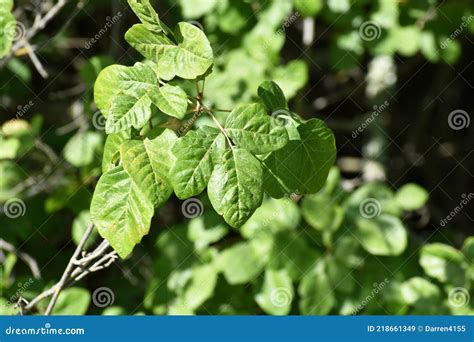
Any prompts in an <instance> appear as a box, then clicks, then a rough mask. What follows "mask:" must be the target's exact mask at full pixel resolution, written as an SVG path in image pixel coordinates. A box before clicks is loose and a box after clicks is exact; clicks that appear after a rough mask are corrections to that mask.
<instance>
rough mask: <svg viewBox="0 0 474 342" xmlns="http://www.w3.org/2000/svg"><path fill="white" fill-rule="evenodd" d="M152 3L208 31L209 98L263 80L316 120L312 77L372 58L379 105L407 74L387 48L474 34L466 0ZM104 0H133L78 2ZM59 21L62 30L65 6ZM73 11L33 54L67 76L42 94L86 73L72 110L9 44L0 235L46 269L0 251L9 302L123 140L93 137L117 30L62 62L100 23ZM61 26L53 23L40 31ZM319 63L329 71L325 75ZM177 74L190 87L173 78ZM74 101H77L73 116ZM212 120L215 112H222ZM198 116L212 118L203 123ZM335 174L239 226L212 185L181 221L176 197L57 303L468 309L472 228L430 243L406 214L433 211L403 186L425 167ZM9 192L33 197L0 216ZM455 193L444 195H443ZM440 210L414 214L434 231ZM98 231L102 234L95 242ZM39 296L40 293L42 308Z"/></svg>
mask: <svg viewBox="0 0 474 342" xmlns="http://www.w3.org/2000/svg"><path fill="white" fill-rule="evenodd" d="M11 3H12V2H11V1H2V0H0V56H7V55H8V53H9V50H10V48H11V46H12V43H14V35H13V36H12V34H11V32H12V24H11V23H15V22H16V21H15V19H14V17H13V16H12V14H11V13H12V11H11V10H12V6H11ZM18 3H19V4H20V5H18V4H17V2H15V6H18V7H20V6H21V5H24V3H25V2H23V1H19V2H18ZM153 3H154V4H155V5H157V9H159V12H160V13H164V14H163V17H164V18H163V20H164V21H165V22H166V23H168V24H170V26H174V25H171V24H172V23H176V22H178V21H180V20H185V21H188V22H189V23H191V24H193V25H195V26H197V27H199V28H201V29H202V30H203V31H204V32H205V34H206V36H207V37H208V39H209V41H210V43H211V46H212V48H213V50H214V57H215V61H214V65H213V72H212V74H210V76H209V77H208V78H207V79H206V83H205V96H206V97H205V101H206V103H207V104H208V105H209V106H212V107H215V108H221V109H233V108H234V107H236V106H237V105H239V104H242V103H248V102H252V101H255V100H257V99H258V96H257V95H258V94H257V89H258V86H259V85H260V84H262V83H263V82H264V81H266V80H269V79H270V80H274V81H275V82H276V83H277V84H278V85H279V87H280V88H281V89H282V91H283V93H284V95H285V97H286V99H287V100H288V104H289V108H292V109H293V108H294V110H295V111H298V112H300V113H301V114H302V115H303V116H305V117H306V118H311V117H314V116H315V114H314V113H315V111H314V110H313V108H311V107H309V106H308V105H307V104H304V101H303V98H304V97H305V96H308V92H306V91H305V90H308V89H309V88H312V87H313V85H314V84H317V83H319V79H314V73H313V71H314V70H316V71H317V72H324V73H326V74H328V75H330V76H331V77H332V78H331V79H330V80H329V81H328V82H333V81H332V80H333V79H336V80H339V79H346V78H348V77H349V76H348V75H351V73H352V72H353V70H355V69H364V72H365V73H366V74H365V75H366V80H367V84H366V92H365V96H366V97H367V102H368V103H370V104H372V103H374V102H375V103H380V102H377V101H376V100H377V99H380V98H382V99H385V98H390V95H387V94H386V91H387V89H390V87H392V86H393V85H394V84H395V83H396V82H397V78H400V77H401V71H400V70H399V69H397V61H399V60H400V59H403V60H404V61H408V62H413V61H418V60H421V63H423V65H424V63H437V64H439V65H445V64H448V65H449V67H450V68H451V67H452V66H455V65H456V63H458V62H459V61H460V60H461V59H462V57H463V54H464V53H467V52H465V51H464V50H463V49H466V44H464V45H463V43H462V42H463V40H462V37H464V36H466V35H470V34H472V33H473V32H474V20H472V18H473V8H472V4H471V3H470V2H469V1H463V0H461V1H442V2H439V1H435V0H429V1H421V0H420V1H395V0H379V1H376V0H373V1H371V0H358V1H349V0H328V1H321V0H294V1H280V0H273V1H270V0H248V1H246V0H243V1H231V0H222V1H220V0H219V1H217V0H180V1H177V2H175V1H159V2H158V3H157V2H153ZM112 5H113V6H114V7H112ZM104 8H105V10H104ZM111 8H113V11H117V10H120V11H122V12H123V13H126V12H127V10H126V9H125V5H124V4H121V3H120V2H114V3H112V2H103V3H102V2H101V3H100V4H99V3H98V2H89V3H88V4H87V6H85V10H87V11H88V12H89V13H95V12H97V13H107V14H110V13H111V12H112V10H111ZM28 13H29V12H28V10H26V16H27V17H28ZM30 14H31V13H30ZM94 16H95V15H94ZM30 17H31V15H30ZM22 20H24V18H22ZM57 20H58V22H59V24H58V26H60V25H61V23H60V22H61V18H60V17H59V18H58V19H57ZM74 20H77V22H78V24H77V27H74V26H73V27H71V26H68V27H66V28H65V29H64V30H61V31H60V33H58V34H57V35H56V36H55V39H54V41H53V42H52V43H51V44H49V45H46V44H45V46H44V47H43V48H42V50H41V53H42V56H43V57H44V59H46V60H48V61H49V62H48V66H49V67H50V68H51V69H53V70H54V71H55V73H56V74H57V75H58V77H59V79H60V82H59V84H58V85H57V86H55V88H54V90H55V91H54V92H53V91H51V93H57V92H58V91H59V92H60V91H63V90H65V88H67V87H72V88H74V87H79V88H80V90H81V91H80V92H79V96H78V101H77V102H79V103H80V106H79V108H77V103H76V104H75V106H72V104H71V103H69V102H67V101H64V100H56V99H55V98H54V96H53V97H52V98H51V97H50V98H46V99H45V97H44V96H43V97H40V96H36V95H35V94H33V93H32V92H34V91H36V93H41V92H42V89H41V87H42V86H44V85H43V83H41V81H40V80H38V78H39V77H38V75H36V71H35V69H34V67H33V66H32V65H31V63H29V62H28V60H27V59H26V58H24V57H22V55H21V54H15V55H14V56H12V58H9V59H8V61H7V63H6V64H5V65H4V66H3V69H2V70H1V71H0V83H1V84H2V86H1V89H0V99H1V103H0V105H1V106H0V111H1V115H2V116H1V119H2V120H1V121H2V126H1V132H0V202H1V203H2V207H3V211H2V215H0V227H1V228H0V238H1V239H4V240H6V241H9V242H11V243H12V244H14V245H15V246H17V247H18V248H20V249H21V250H22V251H27V252H28V253H29V254H31V255H33V256H34V257H35V258H36V259H37V260H38V263H39V264H40V266H41V267H42V271H43V272H42V273H43V279H41V280H36V279H34V280H32V276H31V274H30V272H29V270H28V268H27V267H25V265H24V264H23V263H22V261H21V260H19V259H18V258H17V257H16V256H15V255H14V254H12V253H2V254H0V263H1V264H0V313H1V314H14V313H16V312H17V310H16V309H15V308H13V302H16V301H17V300H18V297H19V296H21V297H23V298H26V299H28V300H31V299H32V298H34V297H35V296H36V295H37V294H38V293H40V292H41V291H43V290H44V289H47V288H49V287H50V286H52V285H53V284H54V282H55V281H57V280H58V279H59V277H60V275H61V273H62V270H63V269H64V267H65V265H66V262H67V261H68V260H69V258H70V256H71V254H72V251H73V247H74V246H73V242H74V243H75V244H77V243H78V240H79V239H80V236H81V234H82V232H84V231H85V228H86V227H87V225H88V224H89V223H90V222H91V220H90V214H89V207H90V201H91V198H92V193H93V190H94V188H95V185H96V182H97V180H98V178H99V176H100V174H101V173H102V172H103V171H105V170H108V168H109V167H110V166H111V164H113V162H112V163H111V162H110V161H113V160H114V158H116V157H117V156H116V155H115V154H114V153H113V152H110V151H114V149H116V147H117V146H118V145H119V144H120V143H121V141H122V140H123V137H120V136H116V137H115V140H114V139H110V140H109V139H107V141H106V142H105V147H104V146H103V143H104V141H105V134H104V132H103V131H104V126H105V122H104V121H103V118H102V117H101V115H100V114H99V113H98V107H99V106H100V105H99V104H96V103H94V99H93V91H92V87H93V84H94V83H95V81H96V78H97V75H98V74H99V72H100V71H101V70H102V69H104V68H105V67H107V66H109V65H111V64H113V63H115V62H117V60H118V59H119V57H122V56H119V55H118V53H117V52H110V51H112V49H110V45H108V44H109V42H110V41H111V40H112V39H118V38H117V36H114V38H109V37H108V36H103V37H102V38H101V40H100V41H99V43H98V44H97V45H96V46H95V47H93V48H92V49H91V50H90V51H88V54H84V55H86V56H87V58H82V62H81V63H74V64H73V65H70V64H69V62H70V60H71V59H73V55H72V54H71V52H70V51H69V50H68V49H66V48H65V47H64V46H66V45H67V43H71V42H69V40H68V39H69V38H71V37H78V36H80V37H84V36H87V35H88V36H94V35H95V34H96V33H97V31H98V30H99V29H101V28H102V25H101V24H97V25H96V27H94V28H92V29H91V30H92V31H86V33H84V34H82V33H80V32H81V29H83V30H86V28H84V24H83V23H84V21H86V20H90V18H88V17H87V14H85V13H81V12H80V11H79V14H78V15H77V18H75V19H74ZM74 20H73V21H72V23H73V24H72V25H74ZM122 20H123V21H126V20H127V19H125V18H124V19H122ZM129 21H130V25H128V24H129V23H128V22H127V23H122V24H116V25H122V27H123V28H121V30H122V31H124V30H125V28H128V27H130V26H131V24H132V23H134V22H135V19H130V20H129ZM310 21H313V24H314V25H315V26H316V28H317V30H316V32H317V33H318V35H315V36H313V39H312V41H311V42H310V43H309V44H310V45H306V44H302V43H300V41H301V40H302V38H301V32H302V31H304V25H305V23H304V22H306V24H307V23H308V22H310ZM57 31H58V30H57V28H56V30H52V31H46V33H44V35H40V36H39V37H38V38H37V39H38V42H41V43H44V42H45V41H47V40H49V38H50V37H49V35H52V34H56V33H57ZM119 31H120V30H119ZM123 33H124V32H119V36H122V35H123ZM109 34H110V35H112V33H111V32H109ZM320 40H321V41H322V42H323V44H319V43H320V42H319V41H320ZM289 42H290V43H295V42H296V43H295V45H297V46H299V47H298V49H297V48H294V47H290V48H288V43H289ZM122 43H123V42H121V44H122ZM71 44H72V43H71ZM312 45H314V49H313V48H311V49H310V47H311V46H312ZM467 48H469V47H467ZM81 50H82V51H84V49H82V46H81ZM124 51H125V50H124ZM122 54H123V55H125V52H122ZM78 55H79V53H78ZM137 58H139V57H138V54H136V55H133V58H130V57H126V58H125V60H126V62H127V63H128V64H130V65H131V64H133V63H132V61H134V60H137ZM320 65H323V67H324V68H325V69H324V70H322V71H321V67H320ZM366 65H367V68H365V67H366ZM371 65H372V66H373V67H371ZM326 66H327V68H326ZM384 68H385V69H384ZM71 69H72V70H71ZM64 70H66V71H64ZM63 72H64V73H63ZM380 74H382V75H383V76H386V75H389V76H391V77H381V76H380ZM410 77H411V75H410ZM310 80H311V83H309V81H310ZM405 80H406V79H405ZM334 82H335V81H334ZM176 86H181V87H183V88H185V89H186V90H189V89H187V88H186V85H185V84H184V82H182V81H181V80H176ZM443 86H444V85H443ZM32 89H33V90H32ZM303 94H304V95H303ZM414 101H417V99H415V100H414ZM71 102H72V101H71ZM402 105H405V106H407V105H406V104H402ZM410 105H411V104H410ZM67 112H71V113H76V112H79V114H77V115H74V114H72V115H71V117H68V116H67V115H66V114H67ZM217 117H218V119H219V120H225V118H226V117H227V113H226V112H221V113H219V114H218V115H217ZM392 120H396V118H395V119H394V118H392ZM71 122H72V123H73V125H72V130H66V133H61V134H58V131H57V129H58V126H60V125H65V124H69V123H71ZM379 123H380V122H379ZM169 124H170V125H171V127H172V128H176V126H173V125H172V124H173V123H169ZM207 124H209V118H205V117H201V118H200V119H199V120H198V121H197V123H196V125H197V126H202V125H207ZM374 125H375V124H374ZM381 125H382V124H381ZM59 128H63V127H59ZM334 130H335V131H337V128H334ZM364 134H367V135H371V134H374V133H373V131H370V130H368V131H367V132H364ZM375 134H376V133H375ZM44 141H46V142H47V143H48V145H50V146H46V144H45V143H44ZM341 141H342V142H344V141H343V140H341ZM373 141H378V140H376V139H374V140H372V142H373ZM342 142H341V144H342ZM108 145H111V146H112V147H108ZM371 146H372V145H369V147H371ZM364 147H365V148H366V149H367V146H364ZM293 162H294V163H297V162H298V160H295V161H293ZM382 162H384V161H382ZM390 165H391V164H389V163H387V167H388V168H390ZM304 172H305V170H304V169H302V170H301V173H302V175H304ZM344 176H345V175H344V172H340V170H339V169H337V168H333V169H332V170H331V173H330V174H329V177H328V179H327V181H326V184H325V186H324V188H323V189H322V190H320V191H319V192H318V193H316V194H312V195H305V196H300V195H299V194H298V193H295V194H292V195H291V196H290V197H287V196H285V197H283V198H281V199H269V198H266V199H265V200H264V203H263V205H262V206H261V207H260V208H259V209H258V210H257V211H256V212H255V213H254V214H253V216H252V217H251V218H250V220H249V221H247V222H246V223H245V224H244V226H243V227H242V228H240V229H239V230H236V229H234V228H231V227H230V226H228V225H227V224H226V223H225V222H224V221H223V220H222V218H221V217H220V216H218V215H217V214H216V213H215V212H214V210H213V209H212V206H211V205H210V203H209V201H208V199H207V197H206V196H203V197H201V198H200V200H201V201H202V202H203V203H204V207H203V211H202V215H201V216H199V217H195V218H192V219H188V218H185V217H183V215H182V213H181V212H180V206H181V202H180V201H178V200H177V199H176V198H174V197H173V198H172V199H171V201H170V203H169V204H167V205H166V206H164V207H162V208H160V209H159V210H157V213H158V218H157V219H154V220H153V221H152V227H151V233H150V236H148V237H147V238H145V240H144V241H143V243H142V244H141V245H140V246H139V247H138V249H137V251H136V252H135V254H134V255H132V256H131V257H130V258H129V259H128V260H126V261H124V262H123V263H122V264H120V265H117V267H115V266H112V267H111V269H109V270H107V271H104V273H99V274H97V275H94V276H93V277H91V278H90V279H88V280H85V281H82V282H81V283H79V284H78V285H77V286H75V287H73V288H70V289H67V290H66V291H64V293H63V294H62V295H61V296H60V301H59V302H58V305H57V306H56V309H55V312H54V313H55V314H85V313H94V314H137V313H146V314H275V315H281V314H344V315H349V314H473V313H474V307H473V304H472V301H470V300H469V299H470V296H472V295H474V292H473V291H474V286H473V282H474V267H473V259H474V238H473V237H472V236H470V235H472V233H471V232H470V231H468V232H467V233H466V232H464V231H462V230H461V229H457V227H456V225H455V224H453V223H451V224H450V227H451V228H452V229H451V230H450V231H449V232H447V233H446V235H448V236H449V237H450V238H451V237H452V236H456V239H455V240H456V241H457V244H456V245H454V244H451V243H449V242H448V239H444V238H443V237H444V235H443V237H439V236H436V238H432V239H431V241H430V242H426V240H429V238H430V237H431V233H430V234H425V235H423V234H420V233H419V232H418V231H417V228H416V227H415V225H414V224H413V221H412V218H413V216H416V215H420V216H423V215H426V212H427V211H433V210H437V208H434V207H433V206H430V201H431V199H432V197H431V195H430V201H429V199H428V197H429V196H428V192H430V191H431V190H430V189H424V188H423V187H422V186H420V185H417V184H414V183H413V182H415V183H419V182H420V181H419V179H412V180H410V179H408V180H406V178H404V181H407V182H409V183H408V184H405V185H400V186H398V185H399V183H397V187H398V190H394V185H393V184H390V185H388V184H387V183H385V184H384V183H383V182H381V181H379V182H368V183H363V184H357V187H356V188H354V187H347V186H345V185H344V184H345V183H347V179H345V177H344ZM466 191H467V190H466ZM275 197H278V196H275ZM11 199H19V200H21V201H22V202H24V203H25V208H26V209H24V212H23V214H22V215H19V216H18V217H16V218H14V219H13V218H11V217H8V216H6V215H3V214H4V211H5V205H6V203H8V201H9V200H11ZM456 205H457V203H455V204H454V205H452V203H448V208H452V207H454V206H456ZM438 216H439V215H438ZM441 216H445V215H444V214H442V213H441ZM435 218H437V216H434V217H433V218H428V220H431V221H429V223H426V222H425V223H424V225H425V226H433V227H435V228H436V229H437V228H439V227H438V225H439V224H438V222H437V221H436V219H435ZM469 228H470V229H472V224H471V226H470V227H469ZM453 231H454V233H453ZM471 231H472V230H471ZM449 234H452V235H449ZM441 240H442V241H443V242H444V243H442V242H439V241H441ZM453 240H454V239H453ZM72 241H73V242H72ZM98 241H99V237H98V236H97V235H95V236H94V237H93V238H91V239H90V242H89V243H88V245H87V247H88V248H92V247H93V246H95V245H96V244H97V242H98ZM66 246H67V247H68V248H66ZM30 280H31V284H30ZM26 284H28V285H26ZM100 286H108V287H109V288H111V289H112V290H113V292H114V293H115V302H114V305H113V306H111V307H108V308H105V309H103V308H101V307H98V306H97V305H94V303H93V302H92V300H91V297H92V293H93V291H94V289H96V288H98V287H100ZM44 309H45V303H44V302H42V304H41V305H40V306H39V307H38V311H37V312H38V313H42V312H43V311H44Z"/></svg>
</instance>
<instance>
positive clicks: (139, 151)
mask: <svg viewBox="0 0 474 342" xmlns="http://www.w3.org/2000/svg"><path fill="white" fill-rule="evenodd" d="M176 140H177V137H176V134H175V133H174V132H173V131H171V130H166V131H164V132H163V134H161V135H160V136H158V137H157V138H155V139H153V140H150V139H148V138H145V140H128V141H125V142H123V143H122V146H121V147H120V155H121V159H122V163H123V168H124V169H125V171H127V173H128V174H129V175H130V177H131V178H132V180H133V182H134V183H135V184H136V185H137V186H138V187H139V188H140V190H141V191H142V192H143V194H145V195H146V196H147V198H148V199H149V200H150V201H151V203H153V205H154V206H155V207H160V206H162V205H163V204H164V203H165V202H166V201H167V200H168V198H169V197H170V196H171V194H172V192H173V187H172V186H171V183H170V181H169V171H170V165H172V163H173V161H174V156H173V155H172V154H171V147H172V146H173V144H174V142H175V141H176Z"/></svg>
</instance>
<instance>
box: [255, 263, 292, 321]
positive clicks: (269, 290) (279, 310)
mask: <svg viewBox="0 0 474 342" xmlns="http://www.w3.org/2000/svg"><path fill="white" fill-rule="evenodd" d="M293 297H294V290H293V283H292V281H291V278H290V276H289V275H288V273H287V272H286V271H285V270H281V271H274V270H266V271H265V280H264V281H263V286H262V289H261V290H260V292H259V293H257V295H256V296H255V301H256V302H257V304H258V305H259V306H260V307H261V308H262V310H263V311H265V313H267V314H270V315H288V314H289V313H290V310H291V303H292V301H293Z"/></svg>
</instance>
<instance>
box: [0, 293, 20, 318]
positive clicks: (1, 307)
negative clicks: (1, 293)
mask: <svg viewBox="0 0 474 342" xmlns="http://www.w3.org/2000/svg"><path fill="white" fill-rule="evenodd" d="M15 305H16V303H10V302H9V301H8V300H7V299H5V298H2V297H0V315H1V316H16V315H19V314H20V310H19V308H16V307H15Z"/></svg>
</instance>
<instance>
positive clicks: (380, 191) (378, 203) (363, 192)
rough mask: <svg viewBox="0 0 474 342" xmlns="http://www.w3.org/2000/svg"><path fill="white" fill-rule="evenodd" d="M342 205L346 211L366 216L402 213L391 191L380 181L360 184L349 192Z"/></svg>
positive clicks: (397, 214)
mask: <svg viewBox="0 0 474 342" xmlns="http://www.w3.org/2000/svg"><path fill="white" fill-rule="evenodd" d="M343 206H344V207H345V208H346V209H347V212H350V213H354V214H356V215H362V216H366V217H367V216H369V217H374V216H377V215H379V214H382V213H385V214H390V215H393V216H400V215H401V213H402V212H401V207H400V205H399V204H398V202H397V201H396V200H395V196H394V194H393V191H392V190H391V189H390V188H389V187H388V186H387V185H385V184H383V183H381V182H372V183H367V184H364V185H362V186H361V187H360V188H358V189H357V190H356V191H354V192H353V193H351V194H350V196H349V197H348V198H347V199H346V200H345V201H344V203H343Z"/></svg>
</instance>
